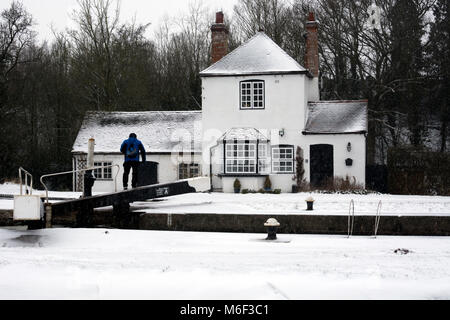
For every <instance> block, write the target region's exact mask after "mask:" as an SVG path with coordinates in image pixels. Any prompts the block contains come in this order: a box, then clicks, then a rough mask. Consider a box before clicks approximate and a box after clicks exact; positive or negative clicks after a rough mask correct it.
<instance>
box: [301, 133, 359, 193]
mask: <svg viewBox="0 0 450 320" xmlns="http://www.w3.org/2000/svg"><path fill="white" fill-rule="evenodd" d="M304 139H305V140H304V141H305V142H304V143H305V144H304V146H305V147H304V148H303V147H302V148H303V150H304V156H303V157H304V161H305V166H304V168H305V177H306V178H307V180H308V181H309V180H310V170H309V169H310V168H309V160H310V155H309V146H310V145H315V144H331V145H333V161H334V176H335V177H343V178H345V177H346V176H349V178H353V177H355V179H356V182H357V183H358V184H361V185H362V186H363V187H365V182H366V138H365V135H364V134H335V135H306V136H304ZM349 142H350V143H351V151H350V152H349V151H347V144H348V143H349ZM347 158H350V159H353V164H352V166H346V164H345V159H347ZM351 181H353V179H351Z"/></svg>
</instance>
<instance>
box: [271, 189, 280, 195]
mask: <svg viewBox="0 0 450 320" xmlns="http://www.w3.org/2000/svg"><path fill="white" fill-rule="evenodd" d="M272 193H273V194H280V193H281V189H275V190H273V192H272Z"/></svg>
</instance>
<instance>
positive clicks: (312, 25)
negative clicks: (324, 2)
mask: <svg viewBox="0 0 450 320" xmlns="http://www.w3.org/2000/svg"><path fill="white" fill-rule="evenodd" d="M318 28H319V22H317V21H316V19H315V18H314V13H313V12H310V13H309V16H308V21H307V22H306V52H305V68H306V69H308V70H309V71H310V72H311V74H312V75H313V76H314V77H318V76H319V39H318V33H317V30H318Z"/></svg>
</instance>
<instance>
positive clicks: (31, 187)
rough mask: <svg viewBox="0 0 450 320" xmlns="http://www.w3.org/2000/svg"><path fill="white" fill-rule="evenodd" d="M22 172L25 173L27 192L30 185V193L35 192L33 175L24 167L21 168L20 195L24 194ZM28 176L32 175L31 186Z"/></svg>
mask: <svg viewBox="0 0 450 320" xmlns="http://www.w3.org/2000/svg"><path fill="white" fill-rule="evenodd" d="M22 172H24V173H25V193H26V194H28V187H29V188H30V189H29V190H30V193H29V194H30V195H31V194H33V176H32V175H31V173H29V172H28V171H27V170H25V169H24V168H22V167H20V168H19V180H20V195H22ZM28 176H30V180H31V181H30V186H28Z"/></svg>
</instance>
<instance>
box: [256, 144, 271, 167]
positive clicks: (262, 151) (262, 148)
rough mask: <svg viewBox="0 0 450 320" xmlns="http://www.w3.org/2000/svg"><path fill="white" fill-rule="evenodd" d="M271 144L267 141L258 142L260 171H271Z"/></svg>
mask: <svg viewBox="0 0 450 320" xmlns="http://www.w3.org/2000/svg"><path fill="white" fill-rule="evenodd" d="M268 148H269V145H268V144H267V143H259V144H258V172H259V173H263V174H264V173H269V172H270V157H269V152H268Z"/></svg>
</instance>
